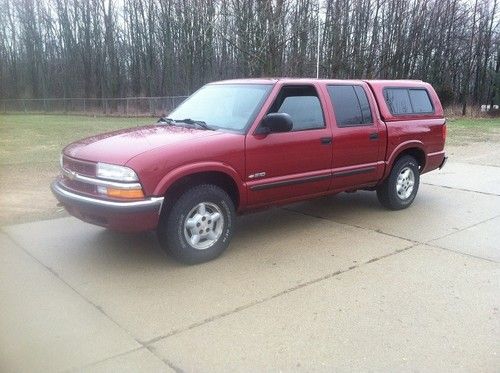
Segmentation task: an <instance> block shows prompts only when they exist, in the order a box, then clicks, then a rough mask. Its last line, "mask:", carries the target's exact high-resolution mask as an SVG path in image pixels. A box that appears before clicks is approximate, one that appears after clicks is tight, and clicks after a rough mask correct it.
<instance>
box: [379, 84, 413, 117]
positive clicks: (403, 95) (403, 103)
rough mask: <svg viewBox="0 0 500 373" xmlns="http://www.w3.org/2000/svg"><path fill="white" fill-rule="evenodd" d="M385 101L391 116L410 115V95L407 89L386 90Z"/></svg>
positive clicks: (411, 110)
mask: <svg viewBox="0 0 500 373" xmlns="http://www.w3.org/2000/svg"><path fill="white" fill-rule="evenodd" d="M385 101H386V103H387V105H388V106H389V109H390V110H391V113H392V114H412V113H413V109H412V108H411V102H410V95H409V94H408V90H407V89H401V88H387V89H386V90H385Z"/></svg>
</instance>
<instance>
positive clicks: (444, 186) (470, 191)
mask: <svg viewBox="0 0 500 373" xmlns="http://www.w3.org/2000/svg"><path fill="white" fill-rule="evenodd" d="M422 184H424V185H430V186H435V187H439V188H446V189H452V190H459V191H461V192H469V193H478V194H483V195H485V196H493V197H500V194H496V193H489V192H481V191H479V190H472V189H465V188H455V187H451V186H448V185H439V184H432V183H422Z"/></svg>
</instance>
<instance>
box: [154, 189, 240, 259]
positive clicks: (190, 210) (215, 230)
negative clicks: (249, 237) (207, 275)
mask: <svg viewBox="0 0 500 373" xmlns="http://www.w3.org/2000/svg"><path fill="white" fill-rule="evenodd" d="M167 203H168V201H167ZM234 215H235V212H234V204H233V201H232V200H231V198H230V197H229V196H228V194H227V193H226V192H225V191H224V190H222V189H221V188H219V187H217V186H215V185H209V184H204V185H198V186H195V187H193V188H191V189H189V190H187V191H186V192H185V193H184V194H182V195H181V196H180V197H179V199H178V200H177V201H176V202H175V203H174V205H173V206H172V208H171V209H170V210H169V211H168V213H167V214H166V216H162V218H161V219H160V224H159V226H158V238H159V241H160V245H161V246H162V248H163V249H164V250H165V251H167V252H168V253H169V254H171V255H172V256H174V257H175V258H176V259H178V260H180V261H182V262H184V263H188V264H196V263H202V262H206V261H209V260H212V259H215V258H217V257H218V256H219V255H220V254H222V252H223V251H224V250H225V249H226V248H227V246H228V245H229V241H230V240H231V236H232V234H233V229H234V228H233V227H234Z"/></svg>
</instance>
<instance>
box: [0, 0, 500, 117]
mask: <svg viewBox="0 0 500 373" xmlns="http://www.w3.org/2000/svg"><path fill="white" fill-rule="evenodd" d="M318 14H319V17H318ZM498 14H499V11H498V4H497V0H0V98H45V97H96V98H100V97H126V96H167V95H185V94H189V93H192V92H193V91H194V90H196V89H197V88H198V87H200V86H201V85H203V84H204V83H206V82H209V81H213V80H220V79H227V78H235V77H260V76H298V77H311V76H313V77H314V76H316V67H317V66H316V62H317V53H318V51H319V76H320V77H322V78H387V79H402V78H409V79H422V80H425V81H428V82H430V83H432V84H433V85H434V86H435V87H436V89H437V90H438V92H439V95H440V96H441V99H442V100H443V102H444V103H445V104H451V103H460V104H462V105H463V109H464V110H465V108H466V107H465V105H466V104H467V103H468V102H470V103H472V104H479V103H480V104H489V103H492V102H494V101H495V100H499V101H500V36H499V27H498V22H499V20H498ZM318 19H319V24H320V26H319V32H318ZM318 38H319V48H318ZM495 95H496V97H495Z"/></svg>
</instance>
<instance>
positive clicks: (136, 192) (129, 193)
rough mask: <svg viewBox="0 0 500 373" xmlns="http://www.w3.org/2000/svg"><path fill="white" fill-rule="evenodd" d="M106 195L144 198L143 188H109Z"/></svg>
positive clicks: (123, 197)
mask: <svg viewBox="0 0 500 373" xmlns="http://www.w3.org/2000/svg"><path fill="white" fill-rule="evenodd" d="M106 195H107V196H108V197H112V198H122V199H141V198H144V193H143V192H142V189H116V188H107V190H106Z"/></svg>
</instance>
